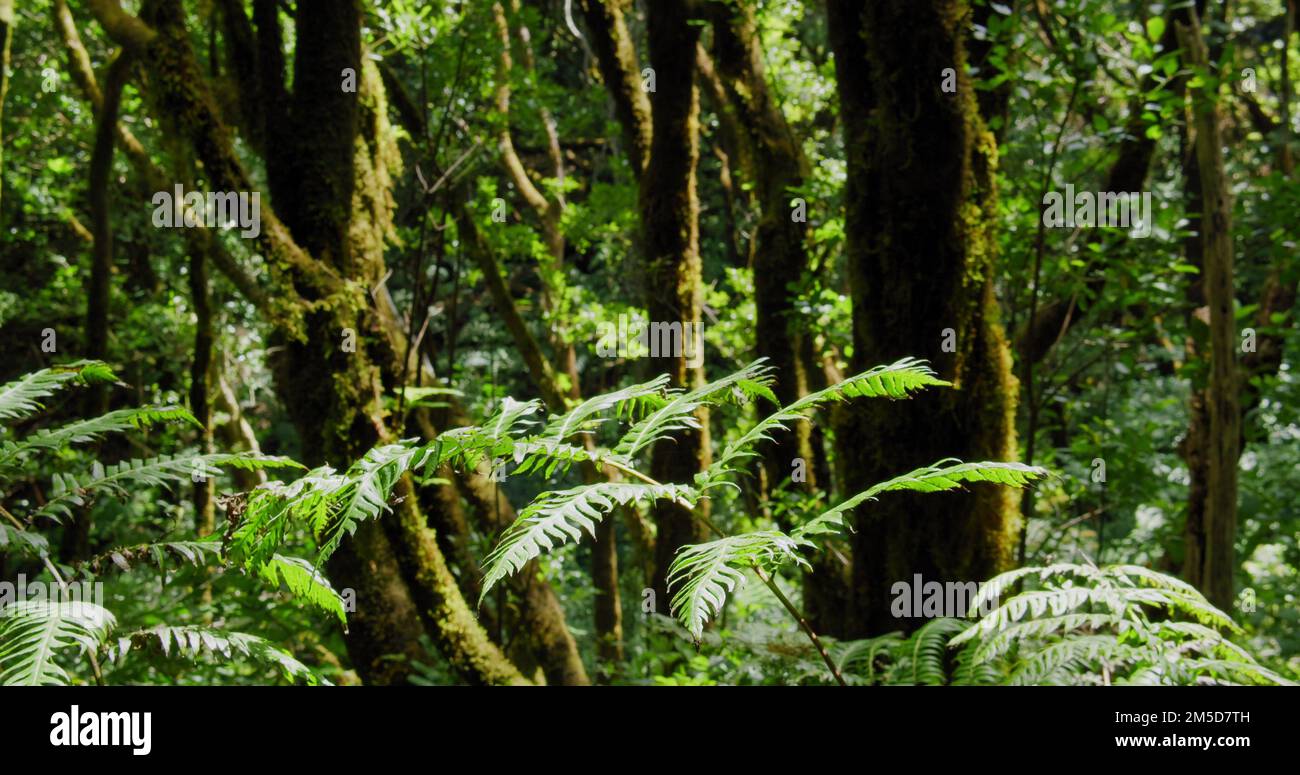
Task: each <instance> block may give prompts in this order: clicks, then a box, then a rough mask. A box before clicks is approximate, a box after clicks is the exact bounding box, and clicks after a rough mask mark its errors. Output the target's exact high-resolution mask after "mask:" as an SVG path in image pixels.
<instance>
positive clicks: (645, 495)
mask: <svg viewBox="0 0 1300 775" xmlns="http://www.w3.org/2000/svg"><path fill="white" fill-rule="evenodd" d="M697 497H698V495H697V493H696V492H695V491H694V490H693V489H692V488H691V487H689V486H687V485H680V484H648V483H643V482H597V483H595V484H589V485H584V486H581V487H574V488H572V489H569V490H557V491H551V492H544V493H542V494H541V495H539V496H537V498H535V499H534V500H533V502H532V503H529V504H528V505H527V506H526V507H525V508H524V510H523V511H521V512H520V513H519V518H518V519H516V520H515V522H514V524H512V525H511V526H510V527H508V528H507V529H506V531H505V533H503V534H502V536H501V540H500V542H498V544H497V546H496V548H495V549H493V550H492V553H491V554H489V555H488V556H487V559H486V560H484V561H483V592H482V594H481V595H480V596H479V603H480V604H481V603H482V602H483V599H484V597H486V595H487V593H488V591H489V590H490V589H492V587H493V586H495V585H496V584H497V582H499V581H501V579H503V578H505V577H506V576H509V575H510V574H512V573H517V572H518V571H519V569H520V568H522V567H524V565H525V564H527V563H528V561H529V560H532V559H534V558H536V557H537V556H539V555H540V554H542V553H543V552H545V551H549V550H551V549H555V548H557V547H559V546H563V545H565V544H567V543H570V542H577V541H579V540H581V539H582V532H583V531H584V530H585V531H586V532H587V533H589V534H591V535H592V536H593V537H594V536H595V534H596V523H597V522H599V521H600V520H601V519H603V518H604V517H605V515H606V514H608V513H609V512H610V511H611V510H613V509H614V507H615V506H626V505H628V504H629V503H636V502H643V503H652V502H654V501H656V500H658V499H660V498H663V499H668V500H677V501H683V502H686V503H692V504H693V503H694V502H695V499H696V498H697Z"/></svg>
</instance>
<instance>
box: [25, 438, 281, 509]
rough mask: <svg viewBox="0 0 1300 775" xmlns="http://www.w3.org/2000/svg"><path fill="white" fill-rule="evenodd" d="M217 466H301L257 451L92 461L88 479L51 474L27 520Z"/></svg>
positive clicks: (162, 484) (173, 481) (164, 483)
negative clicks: (43, 498)
mask: <svg viewBox="0 0 1300 775" xmlns="http://www.w3.org/2000/svg"><path fill="white" fill-rule="evenodd" d="M221 466H232V467H234V468H243V469H258V468H286V467H292V468H301V467H302V466H301V465H299V464H298V463H295V462H294V461H292V460H290V459H288V458H284V457H278V456H274V455H263V454H261V453H257V452H237V453H233V454H208V455H197V454H187V455H177V456H162V457H156V458H150V459H147V460H138V459H132V460H125V461H123V462H121V463H114V464H113V465H111V466H107V467H105V466H104V465H103V464H101V463H100V462H99V461H95V462H94V464H93V465H92V466H91V470H90V474H89V475H88V476H76V475H73V474H58V473H56V474H54V476H53V478H52V481H51V489H50V499H49V501H47V502H46V504H45V505H44V506H42V507H41V508H39V509H37V510H36V511H35V512H34V513H33V514H32V515H31V516H30V517H29V521H31V520H34V519H37V518H39V517H48V518H50V519H53V520H55V521H56V522H57V521H61V519H62V518H63V517H66V516H68V515H70V514H71V509H72V507H73V506H84V505H85V504H86V503H87V502H88V499H93V498H94V497H95V496H97V495H99V494H101V493H106V494H109V495H113V496H116V497H119V498H123V499H125V498H126V497H128V496H129V495H130V492H131V490H133V489H138V488H141V487H167V486H170V485H173V484H176V483H178V482H185V481H189V480H190V479H191V478H192V476H193V474H194V473H195V472H196V471H197V472H205V474H206V472H211V471H215V470H216V469H218V468H219V467H221Z"/></svg>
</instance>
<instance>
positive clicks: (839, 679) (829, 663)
mask: <svg viewBox="0 0 1300 775" xmlns="http://www.w3.org/2000/svg"><path fill="white" fill-rule="evenodd" d="M602 462H604V463H606V464H608V465H610V466H613V467H614V468H616V469H618V470H619V471H623V472H625V473H628V474H631V475H632V476H635V477H636V478H638V479H641V480H643V481H645V482H646V483H647V484H652V485H654V486H656V487H662V486H663V485H662V484H661V483H660V482H657V481H655V480H654V479H652V478H650V477H649V476H646V475H645V474H643V473H641V472H640V471H637V470H635V469H633V468H629V467H627V466H624V465H620V464H619V463H616V462H614V461H612V460H605V461H602ZM674 500H676V499H674ZM683 505H686V506H687V508H690V504H683ZM691 516H693V517H695V518H696V519H698V520H699V521H700V523H701V524H703V525H704V526H705V527H707V528H708V529H709V530H711V531H712V532H713V533H714V534H715V535H717V537H718V538H726V537H727V534H726V533H724V532H722V530H721V529H719V528H718V526H717V525H715V524H713V522H712V521H710V520H709V518H708V517H706V516H704V515H703V514H699V513H696V512H695V511H694V509H692V510H691ZM753 568H754V573H755V574H756V575H757V576H758V578H759V580H760V581H762V582H763V583H764V584H765V585H767V588H768V589H770V590H772V594H774V595H776V599H777V600H779V601H781V605H783V606H785V610H786V611H788V612H789V613H790V615H791V616H793V617H794V620H795V621H796V622H798V623H799V628H800V629H802V630H803V631H804V634H805V635H807V636H808V640H810V641H812V644H813V648H815V649H817V653H818V654H820V655H821V657H822V661H823V662H825V663H826V667H827V668H828V669H829V670H830V671H831V676H833V677H834V678H835V682H836V683H838V684H839V685H840V686H848V684H847V683H845V682H844V676H842V675H840V669H839V668H838V667H836V666H835V660H833V659H831V655H830V654H829V653H828V652H827V651H826V647H825V646H824V645H822V640H821V638H819V637H817V633H816V631H814V630H813V628H812V625H810V624H808V620H807V619H805V618H804V615H803V614H802V613H800V612H799V609H798V608H796V607H795V604H794V603H792V602H790V598H788V597H786V596H785V593H784V592H782V591H781V588H780V587H779V586H777V583H776V582H775V581H774V580H773V579H772V577H771V576H769V575H767V573H766V572H765V571H764V570H763V569H762V568H760V567H758V566H757V565H754V566H753Z"/></svg>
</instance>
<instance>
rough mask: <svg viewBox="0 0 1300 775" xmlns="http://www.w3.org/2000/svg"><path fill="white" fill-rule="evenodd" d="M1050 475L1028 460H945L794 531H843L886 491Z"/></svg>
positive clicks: (1018, 483)
mask: <svg viewBox="0 0 1300 775" xmlns="http://www.w3.org/2000/svg"><path fill="white" fill-rule="evenodd" d="M1046 476H1048V471H1047V469H1045V468H1040V467H1038V466H1030V465H1025V464H1024V463H1000V462H989V461H985V462H981V463H963V462H961V461H959V460H955V459H950V460H941V461H939V462H938V463H935V464H934V465H932V466H925V467H924V468H918V469H916V470H915V471H909V472H908V473H906V474H903V475H902V476H896V477H894V478H893V479H890V480H888V481H885V482H881V483H879V484H875V485H872V486H871V487H870V488H868V489H866V490H864V491H862V492H860V493H858V494H857V495H854V496H853V497H851V498H849V499H847V500H845V501H844V502H842V503H840V504H839V505H837V506H835V507H834V508H831V509H828V510H827V511H825V512H823V513H821V514H819V515H818V516H816V517H814V518H813V519H811V520H809V521H808V522H806V523H805V524H803V525H802V526H800V527H798V528H795V530H794V531H793V532H792V533H791V535H793V536H797V537H807V536H812V535H825V534H834V533H839V532H841V531H842V530H844V528H845V524H844V517H845V515H846V514H847V513H848V512H850V511H852V510H853V509H855V508H857V507H858V506H860V505H862V504H863V503H865V502H867V501H871V500H875V499H876V496H878V495H880V494H881V493H885V492H898V491H903V490H910V491H913V492H941V491H944V490H955V489H959V488H960V487H962V485H964V484H966V483H969V482H989V483H991V484H999V485H1005V486H1008V487H1017V488H1021V487H1026V486H1028V485H1029V484H1030V483H1031V482H1033V481H1035V480H1038V479H1042V478H1044V477H1046Z"/></svg>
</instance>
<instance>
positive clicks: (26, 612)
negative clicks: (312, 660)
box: [0, 361, 345, 685]
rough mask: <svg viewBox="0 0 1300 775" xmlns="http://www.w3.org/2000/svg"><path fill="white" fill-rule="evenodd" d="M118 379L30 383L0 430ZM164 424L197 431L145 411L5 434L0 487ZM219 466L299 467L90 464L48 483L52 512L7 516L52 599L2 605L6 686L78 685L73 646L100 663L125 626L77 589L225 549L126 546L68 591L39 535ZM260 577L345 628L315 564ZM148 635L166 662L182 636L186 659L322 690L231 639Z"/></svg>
mask: <svg viewBox="0 0 1300 775" xmlns="http://www.w3.org/2000/svg"><path fill="white" fill-rule="evenodd" d="M115 379H116V378H115V377H114V375H113V373H112V371H111V370H110V369H109V368H108V367H107V366H106V365H104V364H102V363H98V362H93V361H81V362H78V363H75V364H71V365H69V366H59V367H53V368H49V369H43V370H41V371H38V372H35V373H32V374H28V375H26V376H24V377H22V378H20V379H18V380H16V381H14V382H11V383H9V384H7V385H5V386H3V387H0V419H3V420H4V421H5V422H6V424H8V425H12V424H13V423H15V422H17V421H19V420H31V419H33V418H34V417H35V416H36V415H37V414H38V413H39V412H41V411H42V409H43V408H44V407H43V404H42V403H41V402H42V400H44V399H48V398H50V397H51V396H54V395H55V394H56V393H58V392H59V391H61V390H64V389H66V388H68V387H71V386H74V385H86V384H91V383H96V382H99V383H103V382H111V381H114V380H115ZM164 423H188V424H190V425H197V422H196V421H195V420H194V418H193V417H192V416H191V415H190V413H189V412H187V411H186V410H184V409H181V408H179V407H146V408H142V409H122V410H117V411H113V412H109V413H107V414H105V415H102V416H100V417H96V418H91V419H83V420H75V421H72V422H70V423H67V424H64V425H61V426H58V427H55V428H42V429H39V430H36V431H34V432H32V433H29V434H28V435H27V436H25V437H21V438H18V437H15V436H14V432H13V430H12V428H11V427H10V428H5V429H4V430H3V431H2V432H3V433H4V434H5V438H3V440H2V441H0V484H7V483H8V482H10V481H13V480H17V479H29V478H30V479H35V478H37V477H39V476H41V472H42V470H43V468H44V466H45V465H46V463H47V461H46V458H47V457H48V456H50V455H52V454H58V453H61V452H64V451H65V450H67V449H69V448H70V447H73V446H75V445H78V444H86V443H90V442H95V441H100V440H102V439H103V438H104V437H106V436H109V435H112V434H120V433H124V432H127V431H132V430H140V429H145V428H149V427H151V426H153V425H157V424H164ZM221 466H227V467H234V468H243V469H246V470H256V469H264V468H285V467H299V468H300V467H301V466H298V464H296V463H294V462H292V461H291V460H289V459H287V458H283V457H276V456H267V455H261V454H256V453H250V452H243V453H233V454H194V453H186V454H180V455H161V456H158V457H153V458H148V459H135V458H131V459H127V460H124V461H122V462H119V463H113V464H110V465H107V466H105V465H103V464H102V463H100V462H99V461H98V460H92V462H91V465H90V473H89V474H85V475H76V474H64V473H60V472H58V471H54V472H53V473H52V474H49V479H50V483H49V486H48V488H47V492H48V499H47V500H46V502H45V503H44V504H42V505H39V506H37V507H35V508H31V509H28V510H25V511H24V510H21V509H15V510H16V511H17V514H16V515H15V514H14V513H12V512H10V511H9V509H8V508H4V509H0V516H3V517H4V519H5V522H4V523H3V524H0V551H8V550H18V551H20V552H21V553H23V554H25V555H29V556H35V557H37V558H39V559H40V560H41V561H42V562H43V563H44V564H45V567H46V568H47V569H48V570H49V572H50V575H51V580H50V581H49V582H44V583H43V586H42V587H41V588H42V589H43V590H44V589H48V591H49V594H48V595H45V596H44V597H45V598H46V599H38V600H6V599H4V598H2V597H0V683H4V684H27V685H35V684H64V683H68V682H69V681H70V680H71V675H70V674H69V673H68V671H67V669H66V668H65V667H64V666H63V665H61V664H60V663H59V661H58V660H59V658H60V657H61V655H62V654H63V652H66V651H69V650H71V649H73V648H74V647H75V649H76V650H77V651H78V652H79V653H81V654H83V655H85V656H86V658H87V662H88V664H91V665H94V664H95V658H96V657H95V655H96V654H97V653H98V652H100V650H101V648H102V647H103V646H104V644H105V642H106V640H107V639H108V637H109V635H110V632H111V631H112V630H113V629H114V628H115V627H116V626H117V617H116V616H115V615H114V614H113V613H112V612H111V611H109V610H108V609H106V608H104V607H102V606H101V605H99V604H98V603H96V602H91V601H89V600H85V599H82V598H84V597H86V595H84V594H81V590H83V589H97V588H98V587H97V585H99V584H102V583H103V582H102V581H100V580H99V579H100V574H101V573H103V572H104V571H107V570H108V569H109V568H116V569H118V570H121V571H123V572H127V571H131V570H132V563H139V562H141V561H145V562H148V563H150V564H152V565H153V566H155V567H157V568H158V569H160V570H162V569H165V568H166V567H167V564H168V560H169V559H170V558H180V560H181V561H182V562H184V563H187V564H189V565H193V566H196V567H201V566H204V565H205V564H206V563H207V562H208V561H210V560H219V559H221V557H222V551H221V545H220V544H219V543H217V542H215V541H212V540H201V541H185V540H180V541H158V542H152V543H146V544H137V545H131V546H124V547H118V548H114V549H110V550H109V551H107V552H104V553H102V554H100V555H99V556H97V557H94V558H91V559H90V560H89V561H88V562H86V563H85V564H84V565H83V566H82V567H81V568H80V569H79V578H78V579H77V580H76V581H74V582H72V583H71V584H69V583H68V582H67V581H65V579H64V577H63V574H62V573H60V571H59V570H58V569H57V567H56V566H55V565H54V564H53V563H52V562H51V561H50V559H49V541H48V540H47V539H46V538H45V536H43V535H41V533H40V532H38V528H39V527H40V526H42V525H44V524H45V523H46V522H56V523H57V522H60V521H61V520H62V519H63V518H67V517H70V516H72V515H73V510H74V508H82V509H85V508H89V507H90V506H91V505H92V503H94V501H95V500H96V499H98V498H100V497H101V496H104V495H109V496H114V497H117V498H119V499H122V500H126V499H128V498H130V497H132V496H133V495H134V494H135V493H137V492H139V491H141V490H146V489H149V488H166V487H170V486H175V485H177V484H180V483H182V482H189V481H190V480H191V479H192V478H193V476H194V475H195V474H202V475H203V476H208V475H211V474H215V473H216V472H217V470H218V468H219V467H221ZM261 576H262V578H264V579H265V580H266V581H267V582H269V583H271V584H273V585H275V586H276V587H277V588H278V587H279V584H280V582H281V581H283V582H284V583H285V585H286V586H287V587H288V589H289V590H290V592H291V593H292V594H294V595H296V596H300V597H302V598H304V599H306V600H307V601H308V602H311V603H313V604H315V605H317V606H319V607H321V608H323V609H325V610H327V611H330V612H332V613H334V614H335V615H337V616H338V618H339V619H340V621H344V618H345V617H344V612H343V606H342V603H341V601H340V600H339V598H338V595H337V594H336V593H335V592H334V590H333V588H332V587H330V586H329V584H328V582H326V581H325V580H324V578H323V577H321V576H320V575H319V574H318V573H317V572H316V571H315V569H314V568H312V567H311V566H310V565H309V564H308V563H305V562H303V561H301V560H297V559H294V558H288V557H283V556H280V555H275V556H274V557H273V558H271V560H270V561H269V562H268V563H267V564H266V565H265V566H264V567H263V568H261ZM70 595H71V596H72V597H71V599H69V596H70ZM148 633H149V637H152V638H154V639H155V640H158V641H159V642H161V643H162V648H163V652H164V654H166V653H167V651H168V644H169V643H170V638H172V637H174V638H175V640H176V643H177V646H178V651H180V652H182V653H186V654H189V655H191V656H193V655H195V654H197V653H198V650H199V649H206V650H207V651H209V652H213V653H216V654H219V655H223V656H225V657H226V658H227V659H230V658H234V657H236V656H240V655H242V656H244V657H249V658H254V659H259V660H263V661H266V660H271V661H273V662H274V663H276V664H278V665H279V667H280V668H281V669H282V670H283V671H284V673H285V674H286V676H289V677H292V678H304V679H310V681H311V682H312V683H315V682H316V680H317V679H316V676H314V675H312V674H311V673H310V671H308V670H307V669H306V668H305V667H303V666H302V665H301V664H300V663H298V662H297V661H296V660H294V659H293V658H292V657H291V656H289V655H288V654H285V653H284V652H282V651H280V650H278V649H275V648H274V647H271V646H270V645H269V644H267V643H266V642H264V641H262V640H261V639H259V638H256V637H254V636H251V635H245V634H240V633H231V634H230V635H229V636H217V635H213V634H211V633H209V632H208V631H206V630H202V629H192V628H186V627H166V626H164V625H158V626H156V627H155V628H153V629H151V630H149V631H148ZM168 633H170V635H168ZM128 640H129V639H128ZM196 644H197V645H196ZM97 677H98V676H97Z"/></svg>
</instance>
